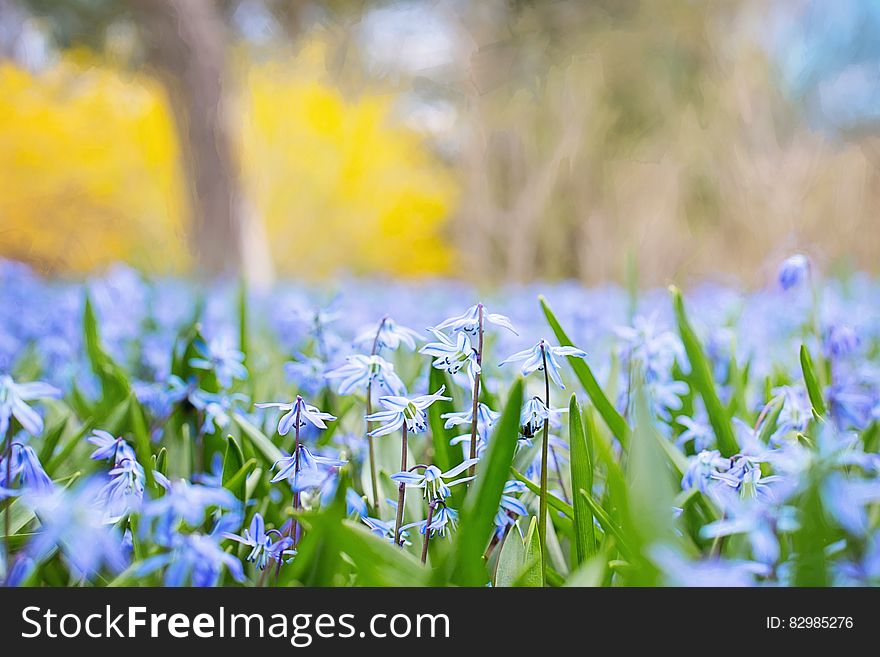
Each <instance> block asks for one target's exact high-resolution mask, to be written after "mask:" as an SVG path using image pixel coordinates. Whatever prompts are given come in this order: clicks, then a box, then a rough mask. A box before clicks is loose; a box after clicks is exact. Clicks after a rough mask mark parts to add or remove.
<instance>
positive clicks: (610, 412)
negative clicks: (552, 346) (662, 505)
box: [539, 297, 629, 445]
mask: <svg viewBox="0 0 880 657" xmlns="http://www.w3.org/2000/svg"><path fill="white" fill-rule="evenodd" d="M539 300H540V302H541V309H542V310H543V311H544V316H545V317H546V318H547V323H548V324H550V328H551V329H552V330H553V333H554V334H555V335H556V340H557V341H558V342H559V344H560V345H561V346H575V345H574V343H573V342H572V341H571V339H570V338H569V337H568V335H567V334H566V333H565V331H564V330H563V328H562V326H560V324H559V321H558V320H557V319H556V316H555V315H554V314H553V311H552V310H550V306H548V305H547V300H546V299H545V298H544V297H539ZM568 362H569V363H570V364H571V368H572V370H574V374H575V376H576V377H577V378H578V381H580V383H581V385H582V386H583V388H584V390H585V391H586V393H587V394H588V395H589V396H590V399H591V400H592V402H593V404H594V405H595V407H596V410H597V411H599V415H601V416H602V419H603V420H604V421H605V424H606V425H608V428H609V429H610V430H611V433H613V434H614V435H615V436H616V437H617V439H618V440H619V441H620V442H621V444H622V445H626V442H627V439H628V437H629V426H627V424H626V420H624V419H623V416H622V415H621V414H620V413H618V412H617V409H616V408H614V404H612V403H611V401H610V400H609V399H608V397H607V396H606V395H605V393H604V392H603V391H602V388H601V386H599V382H598V381H597V380H596V377H595V376H594V375H593V371H592V370H591V369H590V366H589V365H587V363H586V361H584V359H583V358H573V357H568Z"/></svg>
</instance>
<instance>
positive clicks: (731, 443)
mask: <svg viewBox="0 0 880 657" xmlns="http://www.w3.org/2000/svg"><path fill="white" fill-rule="evenodd" d="M669 291H670V293H671V294H672V305H673V308H674V310H675V318H676V320H677V322H678V332H679V333H680V334H681V341H682V343H683V344H684V349H685V352H686V353H687V357H688V360H689V361H690V364H691V375H690V382H691V383H692V384H693V386H694V387H695V388H696V389H697V392H699V393H700V397H702V398H703V405H704V406H705V407H706V413H708V415H709V422H710V423H711V425H712V430H713V431H714V432H715V437H716V438H717V439H718V449H719V451H720V452H721V453H722V454H723V455H724V456H732V455H733V454H735V453H736V452H737V451H739V446H738V445H737V442H736V436H735V435H734V433H733V426H732V425H731V423H730V418H729V417H728V415H727V412H726V410H725V409H724V405H723V404H722V403H721V399H720V398H719V397H718V392H717V391H716V389H715V380H714V379H713V377H712V368H711V367H710V365H709V361H708V360H707V359H706V355H705V353H704V352H703V346H702V345H701V344H700V341H699V339H698V338H697V334H696V333H695V332H694V329H693V327H691V324H690V321H689V320H688V317H687V313H686V312H685V308H684V300H683V299H682V296H681V291H680V290H679V289H678V288H676V287H675V286H670V288H669Z"/></svg>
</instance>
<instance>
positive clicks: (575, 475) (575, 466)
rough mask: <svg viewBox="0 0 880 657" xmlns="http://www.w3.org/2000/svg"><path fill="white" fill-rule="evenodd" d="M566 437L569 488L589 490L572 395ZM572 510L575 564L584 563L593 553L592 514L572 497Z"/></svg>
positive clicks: (585, 449) (587, 460)
mask: <svg viewBox="0 0 880 657" xmlns="http://www.w3.org/2000/svg"><path fill="white" fill-rule="evenodd" d="M568 436H569V438H568V439H569V442H570V445H571V447H570V449H571V462H570V466H571V487H572V489H574V490H581V489H583V490H588V491H592V490H593V459H592V456H591V454H590V448H589V446H588V442H587V441H588V440H589V438H588V436H587V435H586V432H585V431H584V422H583V418H582V417H581V408H580V405H579V404H578V402H577V397H575V395H572V396H571V401H570V402H569V404H568ZM572 507H573V508H574V533H575V548H576V553H577V562H578V564H582V563H584V562H585V561H586V560H587V559H589V558H590V557H591V556H592V555H593V554H594V553H595V551H596V536H595V532H594V531H593V514H592V512H591V511H590V506H589V505H588V504H587V502H586V500H584V498H583V497H581V496H580V495H575V496H574V499H573V500H572Z"/></svg>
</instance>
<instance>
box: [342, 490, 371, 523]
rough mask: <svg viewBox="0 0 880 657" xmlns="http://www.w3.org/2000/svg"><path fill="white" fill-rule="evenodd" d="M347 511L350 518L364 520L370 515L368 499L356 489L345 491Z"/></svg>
mask: <svg viewBox="0 0 880 657" xmlns="http://www.w3.org/2000/svg"><path fill="white" fill-rule="evenodd" d="M345 509H346V513H347V514H348V515H349V517H354V518H363V517H365V516H366V515H367V513H369V509H367V500H366V498H365V497H364V496H363V495H361V494H360V493H358V492H357V491H356V490H355V489H354V488H349V489H347V490H346V491H345Z"/></svg>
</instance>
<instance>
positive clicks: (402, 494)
mask: <svg viewBox="0 0 880 657" xmlns="http://www.w3.org/2000/svg"><path fill="white" fill-rule="evenodd" d="M400 471H401V472H405V471H406V422H404V423H403V431H402V433H401V447H400ZM405 503H406V484H405V483H403V482H400V485H399V486H398V487H397V518H396V519H395V521H394V542H395V543H396V544H397V545H403V539H402V538H401V536H400V526H401V525H402V524H403V505H404V504H405Z"/></svg>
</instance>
